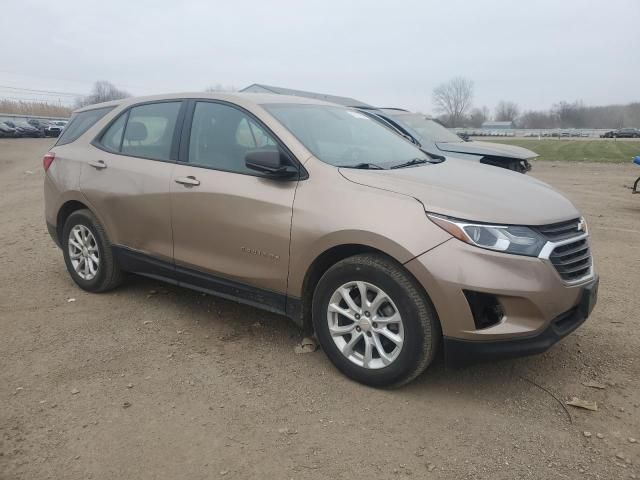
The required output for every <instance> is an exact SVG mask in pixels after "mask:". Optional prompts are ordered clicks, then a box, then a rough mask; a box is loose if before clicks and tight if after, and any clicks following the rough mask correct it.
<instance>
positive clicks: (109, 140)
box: [100, 112, 128, 152]
mask: <svg viewBox="0 0 640 480" xmlns="http://www.w3.org/2000/svg"><path fill="white" fill-rule="evenodd" d="M127 114H128V113H127V112H125V113H123V114H122V115H120V117H118V119H117V120H116V121H115V122H113V123H112V124H111V126H110V127H109V129H108V130H107V131H106V132H104V135H102V139H101V140H100V143H101V144H102V145H103V146H104V147H105V148H107V149H108V150H113V151H114V152H119V151H120V146H121V145H122V134H123V133H124V124H125V122H126V121H127Z"/></svg>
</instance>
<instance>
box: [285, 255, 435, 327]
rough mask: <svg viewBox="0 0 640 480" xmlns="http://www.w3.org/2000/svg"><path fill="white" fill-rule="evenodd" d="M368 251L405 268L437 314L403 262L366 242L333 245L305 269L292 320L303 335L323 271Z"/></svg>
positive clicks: (310, 317)
mask: <svg viewBox="0 0 640 480" xmlns="http://www.w3.org/2000/svg"><path fill="white" fill-rule="evenodd" d="M363 253H370V254H378V255H382V256H385V257H387V258H388V259H390V260H392V261H394V262H395V263H397V264H398V265H399V266H401V267H402V268H404V269H405V271H406V272H407V274H408V275H409V276H410V277H411V278H412V279H413V280H414V281H415V284H416V285H417V286H418V288H419V289H420V290H421V291H422V293H424V295H425V296H426V298H427V301H428V302H429V303H430V304H431V306H432V308H433V310H434V312H436V317H437V316H438V314H437V310H436V309H435V305H434V304H433V302H432V300H431V297H430V296H429V293H428V292H427V291H426V290H425V288H424V286H423V285H422V284H421V283H420V282H419V281H418V279H417V278H416V277H415V276H414V275H413V273H412V272H410V271H409V270H408V269H406V268H405V267H404V263H405V262H402V261H400V260H399V259H397V258H394V256H392V255H389V254H388V253H387V252H385V251H383V250H380V249H378V248H376V247H373V246H371V245H366V244H360V243H347V244H340V245H334V246H332V247H330V248H328V249H326V250H324V251H323V252H322V253H320V254H319V255H318V256H316V258H315V259H314V260H313V262H312V263H311V265H310V266H309V268H308V269H307V271H306V273H305V275H304V280H303V282H302V292H301V293H302V295H301V297H300V300H299V306H298V307H297V308H296V309H295V310H297V312H294V315H295V317H297V318H294V320H299V321H300V323H301V324H302V328H303V331H304V333H305V335H311V334H313V322H312V304H313V294H314V292H315V288H316V285H317V284H318V281H319V280H320V278H322V276H323V275H324V273H325V272H326V271H327V270H328V269H329V268H331V267H332V266H333V265H335V264H336V263H338V262H339V261H341V260H344V259H345V258H349V257H352V256H354V255H358V254H363ZM438 321H439V319H438Z"/></svg>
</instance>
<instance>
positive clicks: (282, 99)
mask: <svg viewBox="0 0 640 480" xmlns="http://www.w3.org/2000/svg"><path fill="white" fill-rule="evenodd" d="M191 98H192V99H208V100H223V101H228V102H232V103H235V104H238V105H240V106H247V105H265V104H273V103H279V104H282V103H291V104H304V105H332V106H336V104H334V103H329V102H325V101H322V100H315V99H312V98H305V97H298V96H293V95H278V94H273V93H249V92H237V93H235V92H234V93H210V92H186V93H169V94H165V95H149V96H144V97H130V98H124V99H121V100H112V101H110V102H103V103H96V104H94V105H88V106H86V107H82V108H79V109H77V110H75V111H74V113H78V112H85V111H87V110H95V109H98V108H105V107H118V106H129V105H135V104H137V103H144V102H155V101H160V100H173V99H191Z"/></svg>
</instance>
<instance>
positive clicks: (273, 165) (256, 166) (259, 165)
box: [244, 149, 298, 178]
mask: <svg viewBox="0 0 640 480" xmlns="http://www.w3.org/2000/svg"><path fill="white" fill-rule="evenodd" d="M244 163H245V165H246V166H247V168H250V169H251V170H255V171H257V172H261V173H266V174H267V175H269V176H272V177H279V178H290V177H293V176H295V175H297V174H298V169H297V168H295V167H294V166H293V165H292V164H291V162H290V161H289V159H288V158H287V156H286V155H285V154H284V153H282V152H281V151H280V150H278V149H269V150H266V149H265V150H251V151H250V152H247V154H246V155H245V157H244Z"/></svg>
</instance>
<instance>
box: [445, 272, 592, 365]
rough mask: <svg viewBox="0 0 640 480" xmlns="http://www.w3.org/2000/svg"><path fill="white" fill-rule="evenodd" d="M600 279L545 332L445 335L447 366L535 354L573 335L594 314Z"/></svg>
mask: <svg viewBox="0 0 640 480" xmlns="http://www.w3.org/2000/svg"><path fill="white" fill-rule="evenodd" d="M597 295H598V278H597V277H596V280H595V281H594V282H593V283H592V284H590V285H589V286H588V287H586V288H584V289H583V292H582V298H581V300H580V303H579V304H578V305H576V306H575V307H573V308H572V309H571V310H569V311H567V312H565V313H563V314H561V315H559V316H558V317H556V318H554V319H553V320H552V321H551V323H550V324H549V325H548V326H547V327H546V328H545V329H544V330H542V331H541V332H539V333H536V334H534V335H531V336H529V337H524V338H516V339H514V340H501V341H493V342H491V341H488V342H476V341H471V340H461V339H457V338H450V337H444V339H443V343H444V355H445V361H446V363H447V365H449V366H454V367H460V366H464V365H469V364H472V363H477V362H481V361H489V360H499V359H506V358H515V357H522V356H526V355H535V354H538V353H542V352H545V351H546V350H548V349H549V348H550V347H551V346H553V345H554V344H556V343H557V342H559V341H560V340H561V339H563V338H564V337H566V336H567V335H569V334H570V333H571V332H573V331H574V330H575V329H577V328H578V327H579V326H580V325H582V324H583V323H584V322H585V320H586V319H587V318H588V317H589V315H590V314H591V311H592V310H593V307H594V306H595V304H596V302H597Z"/></svg>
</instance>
